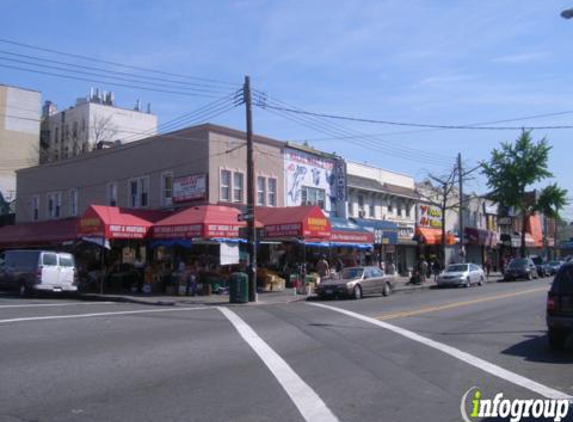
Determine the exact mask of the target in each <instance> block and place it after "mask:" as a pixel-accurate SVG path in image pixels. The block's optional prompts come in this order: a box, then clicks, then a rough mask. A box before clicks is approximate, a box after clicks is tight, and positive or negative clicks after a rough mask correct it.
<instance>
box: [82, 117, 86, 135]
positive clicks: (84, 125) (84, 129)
mask: <svg viewBox="0 0 573 422" xmlns="http://www.w3.org/2000/svg"><path fill="white" fill-rule="evenodd" d="M85 131H86V118H85V117H84V118H82V132H85Z"/></svg>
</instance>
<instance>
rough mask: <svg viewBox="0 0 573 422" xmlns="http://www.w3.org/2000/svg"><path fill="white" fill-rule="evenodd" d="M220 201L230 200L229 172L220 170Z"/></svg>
mask: <svg viewBox="0 0 573 422" xmlns="http://www.w3.org/2000/svg"><path fill="white" fill-rule="evenodd" d="M220 196H221V198H220V200H221V201H225V202H231V172H230V171H229V170H221V194H220Z"/></svg>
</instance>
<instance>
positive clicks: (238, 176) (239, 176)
mask: <svg viewBox="0 0 573 422" xmlns="http://www.w3.org/2000/svg"><path fill="white" fill-rule="evenodd" d="M244 179H245V176H244V175H243V173H233V201H234V202H243V190H244V189H243V181H244Z"/></svg>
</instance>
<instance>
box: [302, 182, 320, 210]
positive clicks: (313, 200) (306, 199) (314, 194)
mask: <svg viewBox="0 0 573 422" xmlns="http://www.w3.org/2000/svg"><path fill="white" fill-rule="evenodd" d="M301 197H302V203H303V205H318V206H319V207H320V208H321V209H324V207H325V205H326V201H325V198H326V192H325V190H324V189H317V188H312V187H309V186H303V187H302V189H301Z"/></svg>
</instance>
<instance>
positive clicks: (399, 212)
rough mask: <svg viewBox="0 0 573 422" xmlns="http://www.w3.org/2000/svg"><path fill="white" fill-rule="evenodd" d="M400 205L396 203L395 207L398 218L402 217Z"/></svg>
mask: <svg viewBox="0 0 573 422" xmlns="http://www.w3.org/2000/svg"><path fill="white" fill-rule="evenodd" d="M402 205H403V204H401V203H398V206H397V207H396V211H397V212H398V217H402Z"/></svg>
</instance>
